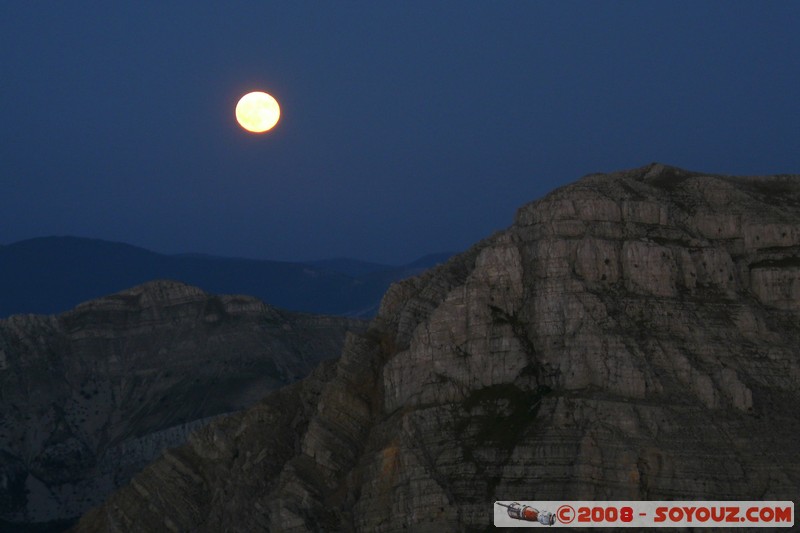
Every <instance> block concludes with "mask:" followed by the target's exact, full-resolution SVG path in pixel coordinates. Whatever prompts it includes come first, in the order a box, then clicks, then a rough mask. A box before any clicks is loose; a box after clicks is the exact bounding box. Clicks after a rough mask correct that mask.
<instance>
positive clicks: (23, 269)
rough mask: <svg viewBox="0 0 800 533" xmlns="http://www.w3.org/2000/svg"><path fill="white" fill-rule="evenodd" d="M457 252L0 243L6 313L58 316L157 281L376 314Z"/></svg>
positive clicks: (311, 308)
mask: <svg viewBox="0 0 800 533" xmlns="http://www.w3.org/2000/svg"><path fill="white" fill-rule="evenodd" d="M450 255H452V254H436V255H430V256H426V257H424V258H421V259H419V260H417V261H414V262H413V263H410V264H408V265H403V266H390V265H381V264H376V263H368V262H364V261H358V260H354V259H345V258H341V259H331V260H325V261H315V262H308V263H301V262H296V263H293V262H284V261H264V260H254V259H239V258H226V257H218V256H213V255H203V254H181V255H165V254H159V253H155V252H152V251H150V250H146V249H144V248H139V247H136V246H131V245H128V244H123V243H117V242H109V241H103V240H97V239H84V238H77V237H42V238H36V239H30V240H25V241H20V242H16V243H13V244H10V245H6V246H0V318H2V317H7V316H9V315H12V314H20V313H35V314H54V313H59V312H63V311H66V310H68V309H71V308H72V307H74V306H75V305H77V304H79V303H81V302H84V301H87V300H91V299H94V298H98V297H101V296H104V295H107V294H111V293H114V292H117V291H120V290H124V289H127V288H129V287H132V286H134V285H138V284H140V283H144V282H147V281H150V280H154V279H172V280H176V281H181V282H184V283H188V284H191V285H195V286H198V287H200V288H202V289H204V290H206V291H208V292H213V293H223V294H247V295H250V296H255V297H257V298H259V299H261V300H263V301H264V302H266V303H268V304H270V305H274V306H277V307H281V308H284V309H287V310H292V311H304V312H310V313H323V314H334V315H345V316H362V317H369V316H372V315H374V314H375V313H376V312H377V308H378V305H379V303H380V299H381V297H382V296H383V293H384V292H386V289H387V288H388V286H389V285H390V284H391V283H393V282H395V281H398V280H400V279H403V278H406V277H409V276H412V275H415V274H418V273H419V272H421V271H422V270H425V269H426V268H428V267H431V266H434V265H435V264H437V263H439V262H441V261H443V260H444V259H446V258H447V257H449V256H450Z"/></svg>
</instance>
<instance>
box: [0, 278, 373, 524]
mask: <svg viewBox="0 0 800 533" xmlns="http://www.w3.org/2000/svg"><path fill="white" fill-rule="evenodd" d="M350 329H353V330H362V329H363V324H362V323H361V321H357V320H350V319H344V318H336V317H327V316H319V315H308V314H302V313H291V312H286V311H282V310H279V309H276V308H273V307H270V306H268V305H266V304H264V303H263V302H261V301H259V300H257V299H255V298H252V297H249V296H235V295H233V296H218V295H213V294H208V293H206V292H204V291H202V290H201V289H199V288H197V287H193V286H190V285H186V284H184V283H179V282H175V281H164V280H161V281H153V282H149V283H145V284H142V285H139V286H136V287H133V288H131V289H128V290H125V291H122V292H119V293H116V294H112V295H109V296H106V297H103V298H99V299H97V300H92V301H88V302H85V303H83V304H81V305H79V306H77V307H76V308H75V309H73V310H71V311H69V312H66V313H63V314H60V315H56V316H39V315H15V316H12V317H10V318H8V319H6V320H0V530H5V529H9V530H12V531H25V529H24V528H25V527H27V526H30V527H31V528H33V530H35V531H39V530H40V529H41V528H40V526H41V527H44V526H43V525H42V524H43V523H47V522H53V521H57V523H61V524H63V523H64V522H63V521H64V520H69V519H74V518H76V517H77V516H79V515H80V514H82V513H83V512H84V511H86V510H87V509H88V508H89V507H91V506H92V505H97V504H98V503H100V502H101V501H102V499H103V498H105V497H106V496H107V495H108V494H109V493H110V492H111V491H113V490H114V489H115V488H117V487H119V486H121V485H123V484H125V483H127V482H128V480H129V479H130V477H131V476H132V475H133V474H134V473H135V472H137V471H138V470H139V469H141V468H142V467H143V466H144V465H145V464H147V463H148V462H149V461H151V460H153V459H155V458H156V457H157V456H158V454H159V453H160V452H161V451H162V450H164V449H166V448H168V447H171V446H177V445H179V444H182V443H183V442H185V440H186V438H187V436H188V434H189V433H190V432H191V431H192V430H194V429H196V428H197V427H200V426H202V425H203V424H206V423H208V422H209V421H210V420H211V418H213V417H217V416H220V415H222V414H227V413H231V412H236V411H239V410H242V409H244V408H246V407H249V406H251V405H253V404H254V403H256V402H257V401H258V400H259V399H261V398H262V397H263V396H264V395H265V394H266V393H267V392H269V391H271V390H273V389H275V388H277V387H280V386H282V385H286V384H289V383H292V382H294V381H296V380H297V379H299V378H301V377H303V376H305V375H307V374H308V373H309V372H310V371H311V370H312V369H313V368H314V367H316V366H317V364H318V363H319V362H321V361H323V360H326V359H330V358H332V357H335V356H337V355H338V354H339V352H340V350H341V348H342V346H343V344H344V339H345V335H346V332H347V331H348V330H350ZM59 521H60V522H59ZM36 524H38V525H36ZM37 528H40V529H37Z"/></svg>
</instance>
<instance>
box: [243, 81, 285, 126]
mask: <svg viewBox="0 0 800 533" xmlns="http://www.w3.org/2000/svg"><path fill="white" fill-rule="evenodd" d="M280 116H281V108H280V106H279V105H278V101H277V100H275V99H274V98H273V97H272V96H270V95H268V94H267V93H262V92H260V91H255V92H252V93H247V94H246V95H244V96H242V97H241V99H239V103H238V104H236V121H237V122H238V123H239V125H240V126H241V127H243V128H244V129H246V130H247V131H251V132H253V133H264V132H265V131H269V130H271V129H272V128H273V127H274V126H275V124H277V123H278V119H279V118H280Z"/></svg>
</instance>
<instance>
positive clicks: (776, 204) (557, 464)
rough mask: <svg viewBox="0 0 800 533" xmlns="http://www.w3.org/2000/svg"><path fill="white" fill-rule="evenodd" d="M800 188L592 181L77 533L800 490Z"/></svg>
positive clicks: (466, 513)
mask: <svg viewBox="0 0 800 533" xmlns="http://www.w3.org/2000/svg"><path fill="white" fill-rule="evenodd" d="M799 401H800V177H796V176H771V177H753V178H733V177H722V176H707V175H700V174H694V173H690V172H685V171H682V170H679V169H675V168H670V167H666V166H663V165H659V164H654V165H650V166H648V167H645V168H641V169H636V170H633V171H628V172H621V173H615V174H607V175H591V176H587V177H585V178H583V179H582V180H580V181H578V182H577V183H575V184H573V185H570V186H568V187H564V188H562V189H559V190H557V191H555V192H553V193H552V194H550V195H548V196H547V197H545V198H543V199H542V200H540V201H537V202H534V203H532V204H529V205H527V206H525V207H523V208H521V209H520V210H519V212H518V213H517V216H516V220H515V223H514V224H513V226H512V227H510V228H509V229H508V230H506V231H503V232H500V233H498V234H496V235H494V236H492V237H491V238H488V239H486V240H485V241H483V242H481V243H479V244H477V245H476V246H475V247H473V248H472V249H471V250H469V251H468V252H466V253H464V254H462V255H460V256H458V257H456V258H454V259H452V260H451V261H449V262H448V263H447V264H445V265H442V266H440V267H438V268H436V269H434V270H432V271H429V272H427V273H426V274H424V275H422V276H420V277H417V278H414V279H411V280H408V281H405V282H402V283H400V284H396V285H394V286H393V287H392V288H391V289H390V290H389V292H388V293H387V294H386V296H385V297H384V300H383V303H382V306H381V311H380V313H379V316H378V317H377V318H376V319H375V320H374V321H373V323H372V324H371V326H370V328H369V330H368V331H367V333H365V334H363V335H355V334H351V335H349V336H348V339H347V342H346V345H345V348H344V350H343V352H342V356H341V358H340V359H339V360H338V361H337V362H336V363H335V364H334V363H330V364H326V365H323V366H321V367H320V368H318V369H317V370H316V371H315V372H314V374H312V376H310V377H309V378H307V379H305V380H304V381H302V382H300V383H297V384H295V385H292V386H291V387H288V388H284V389H281V390H280V391H278V392H276V393H274V394H272V395H270V396H269V397H267V398H266V399H265V400H264V401H263V402H262V403H260V404H259V405H258V406H257V407H255V408H253V409H251V410H249V411H247V412H244V413H241V414H238V415H236V416H234V417H226V418H224V419H221V420H219V421H217V422H214V423H212V424H210V425H209V426H207V427H206V428H204V429H201V430H199V431H197V432H195V433H194V434H193V435H192V436H191V437H190V443H189V445H187V446H184V447H181V448H177V449H175V450H171V451H170V452H168V453H167V454H166V455H165V456H164V457H162V458H161V459H159V460H158V461H156V462H155V463H154V464H152V465H150V466H149V467H147V468H146V469H145V470H144V471H143V472H142V473H141V474H139V475H137V476H136V477H135V478H134V479H133V481H132V482H131V484H130V485H129V486H127V487H125V488H124V489H122V490H120V491H119V492H117V493H115V494H114V495H113V496H112V497H111V498H110V499H109V500H108V501H107V502H106V503H105V504H104V505H103V506H102V507H100V508H99V509H96V510H93V511H91V512H89V513H88V514H87V515H85V516H84V517H83V519H82V520H81V521H80V523H79V524H78V526H77V527H76V531H86V532H89V531H156V530H159V531H161V530H163V531H167V530H169V531H209V532H211V531H221V530H226V531H298V532H300V531H365V532H366V531H370V532H373V531H377V532H399V531H406V530H410V531H436V532H441V531H469V530H475V531H478V530H480V531H482V530H484V529H485V528H486V527H487V526H488V525H489V524H490V523H491V519H492V518H491V517H492V502H493V501H495V500H511V499H517V500H519V499H524V500H535V499H539V500H557V499H570V500H580V499H601V500H610V499H684V500H689V499H762V498H765V499H792V498H795V497H796V496H797V495H798V494H800V444H799V443H798V439H797V436H798V435H800V417H798V414H797V405H798V402H799Z"/></svg>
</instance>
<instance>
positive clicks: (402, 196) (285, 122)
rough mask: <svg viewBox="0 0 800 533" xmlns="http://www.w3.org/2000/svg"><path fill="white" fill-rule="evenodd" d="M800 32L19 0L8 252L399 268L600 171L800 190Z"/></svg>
mask: <svg viewBox="0 0 800 533" xmlns="http://www.w3.org/2000/svg"><path fill="white" fill-rule="evenodd" d="M799 29H800V3H798V2H777V1H772V2H760V1H759V2H756V1H753V2H734V1H726V2H699V1H690V2H678V1H665V2H595V1H591V2H590V1H583V2H567V1H554V2H547V3H545V2H534V1H532V0H531V1H524V2H522V1H520V2H511V1H502V2H497V1H481V2H470V1H465V0H458V1H449V2H443V1H432V0H424V1H412V2H409V1H391V2H389V1H369V2H367V1H365V2H322V1H320V2H294V1H291V2H263V1H262V2H236V1H225V2H222V1H218V2H217V1H215V2H206V1H200V0H193V1H183V2H156V1H149V2H138V1H137V2H133V1H131V2H116V1H114V2H109V1H102V2H100V1H98V2H77V1H76V2H56V1H47V2H34V1H27V0H16V1H12V0H8V1H4V2H2V3H0V124H2V128H1V129H0V131H2V142H0V244H9V243H11V242H14V241H18V240H22V239H27V238H32V237H39V236H47V235H75V236H81V237H92V238H100V239H106V240H112V241H121V242H126V243H130V244H134V245H137V246H142V247H145V248H149V249H151V250H155V251H159V252H166V253H181V252H199V253H210V254H217V255H228V256H238V257H251V258H263V259H280V260H311V259H322V258H331V257H352V258H358V259H363V260H370V261H377V262H384V263H396V264H398V263H403V262H407V261H411V260H413V259H415V258H417V257H419V256H421V255H424V254H427V253H432V252H443V251H460V250H463V249H465V248H467V247H468V246H469V245H471V244H472V243H474V242H476V241H478V240H480V239H481V238H483V237H486V236H488V235H490V234H491V233H493V232H494V231H495V230H498V229H502V228H504V227H507V226H508V225H509V224H510V223H511V221H512V219H513V216H514V212H515V210H516V209H517V208H518V207H519V206H521V205H523V204H524V203H526V202H529V201H531V200H534V199H537V198H539V197H541V196H542V195H544V194H545V193H547V192H549V191H551V190H552V189H554V188H556V187H558V186H560V185H563V184H566V183H569V182H571V181H574V180H575V179H577V178H579V177H580V176H583V175H585V174H588V173H592V172H606V171H613V170H619V169H625V168H631V167H638V166H642V165H645V164H648V163H650V162H652V161H660V162H664V163H668V164H672V165H677V166H681V167H684V168H688V169H692V170H699V171H707V172H714V173H731V174H768V173H799V172H800V99H798V95H799V94H800V30H799ZM250 90H263V91H266V92H268V93H270V94H272V95H273V96H275V97H276V98H277V99H278V101H279V102H280V104H281V108H282V116H281V120H280V122H279V123H278V125H277V126H276V128H275V129H274V130H273V131H272V132H270V133H268V134H264V135H253V134H249V133H247V132H245V131H243V130H242V129H241V128H240V127H239V126H238V125H237V124H236V122H235V120H234V114H233V111H234V106H235V105H236V102H237V100H238V99H239V97H240V96H241V95H242V94H244V93H245V92H248V91H250Z"/></svg>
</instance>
